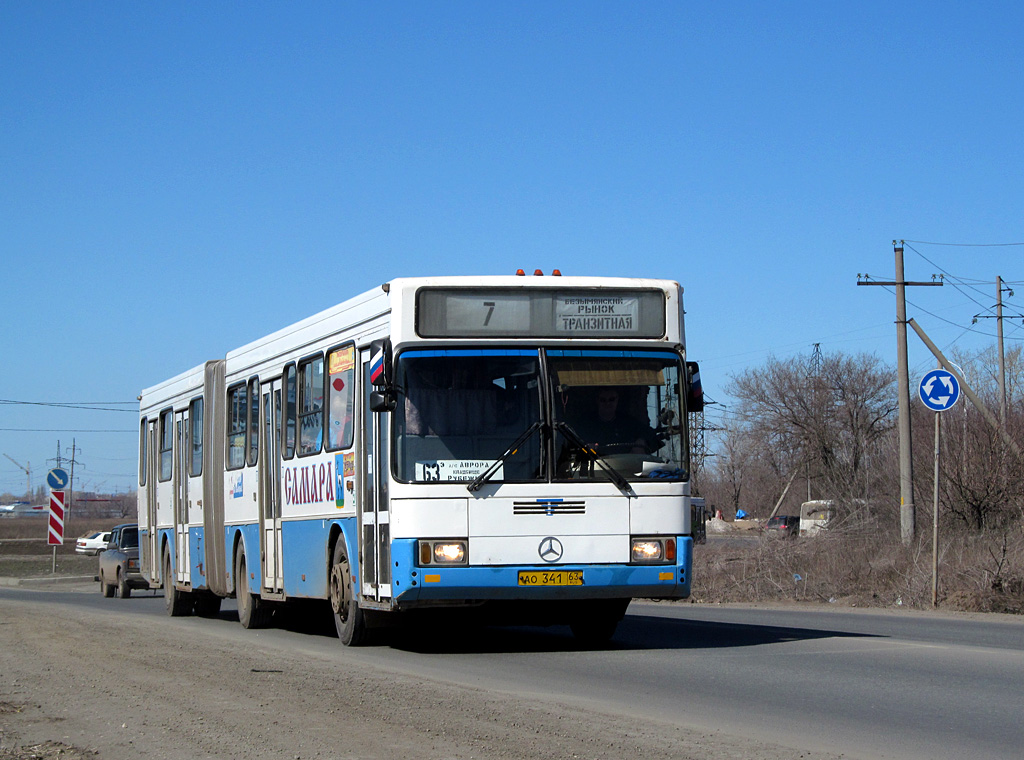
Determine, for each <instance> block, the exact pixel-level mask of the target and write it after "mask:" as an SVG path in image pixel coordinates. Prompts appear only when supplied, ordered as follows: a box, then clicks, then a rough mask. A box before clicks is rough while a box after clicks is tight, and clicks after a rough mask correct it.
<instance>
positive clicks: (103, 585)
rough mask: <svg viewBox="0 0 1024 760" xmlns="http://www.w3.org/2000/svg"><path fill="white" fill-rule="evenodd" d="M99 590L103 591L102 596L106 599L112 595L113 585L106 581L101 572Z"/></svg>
mask: <svg viewBox="0 0 1024 760" xmlns="http://www.w3.org/2000/svg"><path fill="white" fill-rule="evenodd" d="M100 591H101V592H103V596H105V597H106V598H107V599H111V598H112V597H113V596H114V587H113V586H111V585H109V584H108V583H107V581H106V579H104V577H103V575H102V574H101V575H100Z"/></svg>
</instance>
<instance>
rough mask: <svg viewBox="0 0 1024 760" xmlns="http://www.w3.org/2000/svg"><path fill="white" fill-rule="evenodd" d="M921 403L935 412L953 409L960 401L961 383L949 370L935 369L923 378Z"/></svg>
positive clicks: (920, 390)
mask: <svg viewBox="0 0 1024 760" xmlns="http://www.w3.org/2000/svg"><path fill="white" fill-rule="evenodd" d="M918 392H919V393H920V394H921V401H922V402H923V403H924V405H925V406H926V407H928V408H929V409H931V410H932V411H933V412H944V411H946V410H947V409H951V408H952V407H953V405H954V404H955V403H956V402H957V401H958V400H959V399H960V382H959V381H958V380H957V379H956V375H954V374H953V373H952V372H950V371H949V370H945V369H933V370H931V371H930V372H928V373H927V374H925V376H924V377H922V378H921V386H920V388H918Z"/></svg>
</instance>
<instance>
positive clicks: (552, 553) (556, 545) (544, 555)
mask: <svg viewBox="0 0 1024 760" xmlns="http://www.w3.org/2000/svg"><path fill="white" fill-rule="evenodd" d="M537 553H538V554H540V558H541V559H542V560H544V561H545V562H558V560H560V559H561V558H562V542H561V541H559V540H558V539H557V538H555V537H554V536H548V537H547V538H545V539H544V540H543V541H541V542H540V546H538V547H537Z"/></svg>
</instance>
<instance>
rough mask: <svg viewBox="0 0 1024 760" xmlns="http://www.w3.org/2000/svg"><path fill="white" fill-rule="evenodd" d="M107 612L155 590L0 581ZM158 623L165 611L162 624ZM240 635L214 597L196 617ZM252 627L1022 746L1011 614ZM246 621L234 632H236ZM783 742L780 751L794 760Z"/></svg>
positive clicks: (691, 609)
mask: <svg viewBox="0 0 1024 760" xmlns="http://www.w3.org/2000/svg"><path fill="white" fill-rule="evenodd" d="M5 597H8V598H12V599H13V598H17V599H19V600H22V601H24V600H31V599H40V598H41V597H46V599H47V600H48V602H59V603H60V604H61V605H64V604H66V605H70V606H71V607H72V608H74V607H78V606H87V607H93V608H103V609H105V610H107V611H108V612H109V613H110V614H127V615H143V616H152V617H153V618H154V625H158V624H160V619H161V618H163V616H164V612H163V599H162V598H160V597H146V596H144V595H143V596H133V597H132V599H129V600H117V599H102V598H101V597H100V594H99V593H98V592H96V593H83V590H78V591H63V590H60V591H58V590H54V591H48V592H46V593H39V592H31V591H22V590H20V589H0V602H2V601H3V599H4V598H5ZM167 623H168V624H169V623H170V621H167ZM196 623H197V624H199V625H202V626H204V627H207V626H208V627H209V631H210V634H211V635H215V636H230V637H233V636H235V635H237V634H240V633H242V629H241V628H240V626H239V625H238V623H237V621H235V620H234V619H233V607H232V606H229V604H225V607H224V610H223V612H222V614H221V617H220V619H217V620H204V621H196ZM289 628H290V630H289V629H285V628H273V629H271V630H267V631H261V632H260V640H261V642H262V643H263V644H264V645H266V644H268V643H269V644H270V645H271V646H275V647H276V646H279V647H281V648H284V649H290V650H295V649H296V648H302V649H306V650H311V651H316V652H317V653H319V654H326V655H327V656H333V657H344V658H350V657H351V658H353V659H355V660H358V661H360V662H363V663H366V664H370V665H375V666H378V667H380V668H382V669H385V670H390V671H394V672H399V673H403V674H408V675H412V676H417V677H423V678H429V679H431V680H434V681H440V682H442V683H445V682H450V683H454V684H459V685H467V686H472V687H475V688H478V689H486V690H491V691H495V692H499V693H505V694H513V695H515V696H517V697H520V698H523V697H525V698H528V699H530V700H531V701H536V702H538V703H543V704H547V705H550V709H552V710H556V711H557V710H561V711H564V712H565V714H566V715H567V716H571V715H572V713H573V710H574V709H575V708H586V709H589V710H594V711H597V712H603V713H613V714H618V715H625V716H632V717H634V718H635V719H636V720H637V721H652V722H656V723H665V724H669V725H675V726H682V727H685V728H692V729H698V730H701V731H704V732H718V733H720V734H722V735H728V736H737V737H745V738H752V739H757V740H761V741H765V742H772V743H777V744H781V745H785V746H789V747H793V748H795V749H797V750H805V751H809V752H831V753H836V754H843V755H846V756H850V757H863V758H929V759H932V758H957V759H958V760H959V759H960V758H965V757H967V758H972V760H981V759H984V758H1010V757H1020V756H1021V752H1022V747H1024V720H1022V719H1024V710H1022V705H1024V620H1022V619H1017V618H1010V617H1006V616H973V615H945V614H930V613H919V612H911V611H905V610H900V611H893V612H877V611H871V612H858V611H851V610H834V609H831V608H818V607H803V606H801V607H792V608H787V607H782V608H780V607H771V608H751V607H741V606H711V605H708V606H703V605H692V604H654V603H634V604H633V605H631V607H630V609H629V613H628V615H627V617H626V619H625V620H624V621H623V623H622V624H621V625H620V628H619V631H618V633H617V635H616V637H615V639H614V641H613V643H612V645H611V646H609V647H608V648H606V649H603V650H600V651H581V650H579V649H578V648H577V646H576V645H575V642H574V640H573V639H572V637H571V635H570V634H569V632H568V630H567V629H562V628H550V629H544V628H491V629H484V630H482V631H481V630H474V631H472V632H463V633H461V634H458V633H453V631H452V626H451V625H446V624H445V622H444V619H443V618H442V619H441V621H440V622H439V623H438V624H437V626H436V627H435V628H434V629H433V632H434V634H435V635H433V636H431V637H430V638H429V639H423V638H421V637H419V636H414V635H412V634H410V633H405V634H402V635H393V636H389V637H388V638H387V639H386V643H385V644H383V645H379V646H371V647H366V648H361V649H349V650H344V649H343V648H342V647H341V645H340V643H339V642H338V641H337V640H336V639H335V638H333V637H332V636H331V635H330V633H329V632H328V631H327V629H325V628H324V627H322V626H321V625H319V621H318V620H313V619H312V618H306V619H304V620H302V621H299V622H296V623H294V624H291V625H289ZM246 633H249V632H246ZM796 756H798V753H795V754H794V757H796Z"/></svg>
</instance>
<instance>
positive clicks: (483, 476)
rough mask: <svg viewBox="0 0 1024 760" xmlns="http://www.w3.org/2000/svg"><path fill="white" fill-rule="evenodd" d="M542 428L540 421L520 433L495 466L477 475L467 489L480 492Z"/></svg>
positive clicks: (496, 461) (495, 461)
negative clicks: (499, 469)
mask: <svg viewBox="0 0 1024 760" xmlns="http://www.w3.org/2000/svg"><path fill="white" fill-rule="evenodd" d="M540 427H541V422H540V420H537V421H536V422H534V423H533V424H532V425H530V427H528V428H526V430H524V431H523V432H522V433H520V434H519V437H518V438H516V439H515V440H514V441H512V445H511V446H509V447H508V448H507V449H505V453H504V454H502V455H501V456H500V457H498V458H497V459H496V460H494V464H492V465H491V466H490V467H488V468H487V469H486V470H484V471H483V472H481V473H480V474H479V475H477V476H476V478H474V479H473V482H472V483H470V484H469V485H467V486H466V488H468V489H469V492H470V493H473V492H474V491H479V490H480V487H481V486H483V484H484V483H486V482H487V481H488V480H490V479H491V478H492V477H494V473H496V472H497V471H498V468H499V467H501V466H502V465H503V464H505V460H506V459H508V458H509V457H510V456H512V455H513V454H515V453H516V452H517V451H519V447H520V446H522V445H523V443H524V442H525V441H526V440H527V439H528V438H529V437H530V436H531V435H533V434H534V433H536V432H537V431H538V430H539V429H540Z"/></svg>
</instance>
